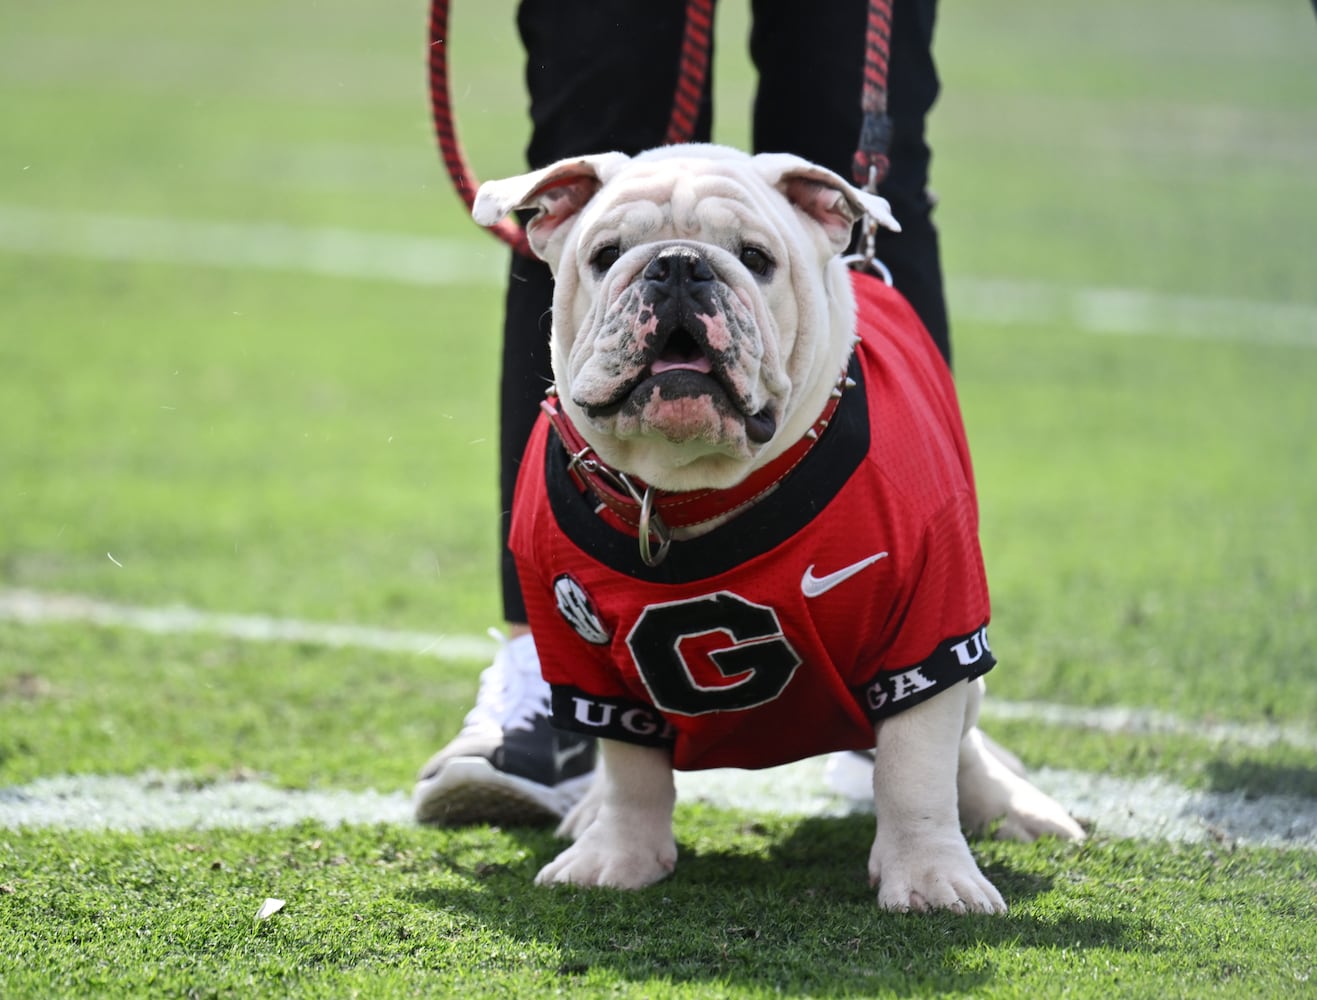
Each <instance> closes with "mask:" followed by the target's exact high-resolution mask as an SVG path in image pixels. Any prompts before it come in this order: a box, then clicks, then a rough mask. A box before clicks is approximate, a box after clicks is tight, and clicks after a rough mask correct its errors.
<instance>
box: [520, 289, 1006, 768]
mask: <svg viewBox="0 0 1317 1000" xmlns="http://www.w3.org/2000/svg"><path fill="white" fill-rule="evenodd" d="M853 284H854V286H855V293H856V299H857V304H858V306H859V324H858V327H859V328H858V330H857V333H858V335H859V337H860V340H859V343H858V344H857V345H856V349H855V353H854V355H853V357H852V359H851V362H850V369H849V374H850V376H851V378H853V379H854V380H855V381H856V383H857V385H856V387H855V388H852V389H849V390H848V391H847V392H845V393H844V394H843V396H842V398H841V401H840V403H839V405H838V408H837V412H836V414H835V415H834V417H833V419H832V421H831V423H830V424H829V426H828V428H827V430H826V431H825V432H824V433H823V434H822V435H821V436H820V438H819V440H818V442H817V443H816V444H815V445H814V447H813V448H812V449H811V450H810V451H809V452H808V454H807V455H806V457H805V458H804V460H803V461H801V462H800V464H799V465H798V466H797V467H796V468H795V469H794V470H793V471H792V472H791V473H790V475H788V476H787V477H786V478H785V479H784V480H783V481H782V482H781V483H780V484H779V486H778V488H777V490H776V491H775V492H774V494H773V495H772V496H771V497H769V498H767V499H766V500H764V501H762V502H760V503H758V504H756V505H755V506H753V507H751V508H750V509H749V510H747V511H745V512H744V513H742V514H740V515H738V516H737V517H735V518H734V519H732V520H731V521H729V522H728V523H726V524H724V525H722V526H720V527H718V528H716V529H714V530H713V531H711V532H709V533H708V534H705V535H703V536H701V537H699V538H695V539H691V540H688V541H677V542H673V543H672V547H671V549H670V550H669V552H668V555H667V558H666V559H665V560H664V561H663V562H662V563H661V564H660V565H658V566H656V567H651V566H648V565H646V564H645V563H643V562H642V561H641V559H640V556H639V551H638V546H637V542H636V538H635V536H634V535H633V534H629V533H626V532H623V531H620V530H618V529H617V528H614V527H613V526H611V525H610V524H609V523H607V522H605V521H603V520H602V519H600V518H599V517H598V516H597V515H596V514H595V504H594V502H593V501H592V499H591V498H590V497H589V496H588V495H585V494H583V493H582V492H581V491H580V489H579V488H578V486H577V485H576V483H575V481H574V480H573V479H572V477H571V476H570V474H569V473H568V471H567V455H566V452H565V450H564V449H563V447H562V445H561V444H560V442H559V440H558V438H557V435H556V434H555V433H553V432H552V431H551V429H550V425H549V423H548V420H547V418H545V417H544V416H543V415H542V416H541V417H540V420H539V422H538V423H537V424H536V426H535V429H534V432H533V434H532V436H531V439H530V442H529V444H528V446H527V451H526V455H525V459H524V461H523V463H522V467H521V474H520V477H519V480H518V483H517V490H516V501H515V503H514V506H513V523H512V534H511V540H510V547H511V549H512V552H513V554H514V555H515V556H516V559H517V567H518V574H519V576H520V579H521V585H522V590H523V593H524V597H525V600H526V607H527V611H528V614H529V617H530V625H531V628H532V631H533V632H534V635H535V645H536V648H537V649H538V651H539V656H540V666H541V670H542V671H543V674H544V677H545V680H547V681H548V683H549V685H550V687H551V689H552V709H553V721H554V724H555V725H557V726H559V727H561V728H564V729H570V730H575V731H578V732H585V733H591V734H594V735H596V736H600V737H605V738H608V739H616V740H624V741H627V742H632V743H641V744H645V745H651V746H664V747H670V748H671V751H672V757H673V765H674V766H675V767H677V768H681V769H695V768H706V767H769V766H773V765H777V764H782V763H786V762H788V761H792V760H798V759H801V758H803V757H809V756H813V755H816V754H820V753H826V752H829V751H833V750H846V749H871V748H872V747H873V742H874V736H873V722H874V720H877V719H879V718H882V717H883V716H886V715H890V714H894V713H896V712H899V711H901V710H902V709H904V708H909V707H910V706H912V705H916V704H918V703H919V702H921V701H923V700H925V699H926V698H929V697H931V696H932V695H934V694H936V693H938V692H939V691H941V690H943V689H944V688H946V687H949V686H950V685H952V684H955V683H958V682H961V681H964V680H967V679H970V678H974V677H977V676H979V675H981V674H983V673H985V672H987V671H988V670H990V669H991V668H992V666H993V665H994V664H995V662H996V661H995V659H994V657H993V655H992V652H991V650H990V649H989V647H988V641H987V631H986V630H987V624H988V618H989V604H988V588H987V581H986V577H985V574H984V569H983V559H982V555H981V553H980V549H979V542H978V509H977V503H976V500H975V495H974V481H973V472H972V470H971V467H970V459H969V450H968V447H967V445H966V442H965V433H964V429H963V426H962V423H961V416H960V409H959V406H958V404H957V402H956V397H955V390H954V387H953V384H952V380H951V375H950V373H949V371H948V370H947V366H946V364H945V362H944V361H943V360H942V358H941V356H940V355H939V354H938V353H937V351H936V349H935V347H934V345H933V341H932V338H931V337H929V335H928V333H927V332H926V331H925V330H924V328H923V326H922V325H921V324H920V322H919V320H918V318H917V317H916V316H915V313H914V311H913V310H912V309H911V308H910V306H909V305H908V304H907V303H906V301H905V300H904V299H903V298H902V297H901V296H900V295H899V294H898V293H897V292H895V291H893V290H892V289H890V288H888V287H887V286H886V285H884V284H882V283H881V282H880V281H877V280H875V279H871V278H867V277H860V276H857V277H855V278H854V279H853Z"/></svg>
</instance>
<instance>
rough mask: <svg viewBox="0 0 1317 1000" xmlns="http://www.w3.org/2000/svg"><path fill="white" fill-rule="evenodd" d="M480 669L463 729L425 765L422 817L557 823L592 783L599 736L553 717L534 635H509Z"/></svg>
mask: <svg viewBox="0 0 1317 1000" xmlns="http://www.w3.org/2000/svg"><path fill="white" fill-rule="evenodd" d="M490 634H491V635H493V636H494V637H495V638H497V639H498V640H499V641H500V643H501V645H500V647H499V651H498V653H497V654H496V655H495V657H494V662H493V664H492V665H491V666H489V667H487V668H485V670H484V671H483V672H482V673H481V674H480V691H479V693H478V694H477V695H476V704H475V707H474V708H472V709H471V711H470V712H468V713H467V716H466V720H465V722H464V723H463V724H462V731H461V732H460V733H458V734H457V736H456V737H454V738H453V740H452V742H451V743H449V744H448V745H447V746H446V747H444V748H443V749H442V750H440V751H439V752H438V753H436V754H435V755H434V756H433V757H431V758H430V759H429V761H427V762H426V764H425V766H424V767H423V768H421V772H420V774H419V775H418V780H417V782H416V788H415V790H414V791H413V793H412V806H413V808H414V810H415V814H416V819H417V821H418V822H421V823H436V824H440V825H443V826H463V825H467V824H475V823H489V824H491V825H500V826H538V825H545V824H549V823H556V822H558V821H559V820H560V819H562V817H563V816H565V815H566V814H567V812H568V810H570V809H571V807H572V806H573V805H575V804H576V802H577V800H579V799H580V798H581V796H582V795H584V794H585V792H586V789H588V788H589V787H590V781H591V779H592V778H593V775H594V766H595V741H594V739H593V738H592V737H589V736H579V735H576V734H575V733H565V732H560V731H558V730H556V729H554V728H553V726H552V725H550V723H549V686H548V684H546V683H545V682H544V679H543V678H542V677H541V676H540V661H539V656H538V655H537V654H536V652H535V643H534V640H532V639H531V637H530V636H529V635H522V636H518V637H516V638H514V639H505V638H504V637H503V636H502V635H501V634H500V633H499V632H497V631H495V630H493V629H491V630H490Z"/></svg>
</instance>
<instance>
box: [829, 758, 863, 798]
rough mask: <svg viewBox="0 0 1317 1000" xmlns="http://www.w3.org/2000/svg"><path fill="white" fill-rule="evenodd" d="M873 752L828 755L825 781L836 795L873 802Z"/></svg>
mask: <svg viewBox="0 0 1317 1000" xmlns="http://www.w3.org/2000/svg"><path fill="white" fill-rule="evenodd" d="M873 761H874V752H873V751H872V750H839V751H837V752H836V753H830V754H828V763H827V765H826V766H825V767H824V769H823V780H824V781H825V782H827V785H828V787H829V788H830V789H832V791H834V792H835V793H836V794H838V795H840V796H843V797H844V798H848V799H854V800H856V801H857V802H862V801H864V800H865V799H868V800H869V801H871V802H872V801H873Z"/></svg>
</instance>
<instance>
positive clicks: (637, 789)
mask: <svg viewBox="0 0 1317 1000" xmlns="http://www.w3.org/2000/svg"><path fill="white" fill-rule="evenodd" d="M599 753H600V758H601V765H602V766H601V767H600V768H599V771H600V773H599V774H597V775H596V777H595V784H594V786H593V787H591V789H590V791H589V793H587V796H586V800H585V801H583V802H582V803H581V804H580V805H579V806H578V807H577V808H576V809H574V810H573V811H572V813H571V814H570V815H568V817H567V818H566V819H565V820H563V824H562V826H561V827H560V828H559V829H560V832H566V833H568V834H571V835H574V836H575V837H576V843H574V844H572V846H571V847H569V848H567V850H565V851H563V852H562V853H561V854H559V855H558V856H557V857H556V858H554V859H553V860H552V861H550V862H549V863H548V864H547V865H545V866H544V867H543V868H542V869H540V873H539V874H538V875H537V876H535V881H536V883H537V884H539V885H548V884H551V883H554V882H570V883H573V884H575V885H602V886H611V887H613V888H617V889H640V888H643V887H644V886H647V885H650V884H651V883H654V882H657V881H659V879H662V878H666V877H667V876H668V875H670V874H671V873H672V869H673V866H675V865H676V863H677V844H676V841H675V840H673V837H672V809H673V806H674V805H675V803H676V798H677V792H676V786H675V785H674V784H673V781H672V764H671V762H670V760H669V758H668V754H667V752H666V751H664V750H659V749H654V748H652V747H639V746H633V745H631V744H629V743H618V742H616V741H613V740H600V741H599Z"/></svg>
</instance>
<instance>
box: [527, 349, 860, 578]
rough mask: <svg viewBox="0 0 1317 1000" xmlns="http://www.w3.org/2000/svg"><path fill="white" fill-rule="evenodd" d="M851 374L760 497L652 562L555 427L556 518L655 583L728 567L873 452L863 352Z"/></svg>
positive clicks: (552, 499) (784, 531) (813, 512)
mask: <svg viewBox="0 0 1317 1000" xmlns="http://www.w3.org/2000/svg"><path fill="white" fill-rule="evenodd" d="M847 374H848V375H849V376H850V377H851V378H852V379H854V380H855V382H856V385H855V387H854V388H852V389H848V390H847V391H846V393H845V394H844V395H843V396H842V397H841V400H840V402H839V404H838V406H837V412H836V413H835V414H834V415H833V418H832V422H831V423H830V424H829V425H828V428H827V430H826V431H824V432H823V434H822V435H821V436H820V437H819V440H818V443H817V444H815V445H814V447H813V448H811V449H810V450H809V452H808V453H807V454H806V455H805V457H804V459H802V460H801V462H800V464H799V465H797V466H796V468H795V469H794V470H792V472H791V474H790V475H788V476H787V477H786V479H784V480H783V481H782V482H781V483H780V484H779V485H778V487H777V490H776V492H775V493H774V495H773V497H772V499H771V500H770V501H768V502H765V503H759V504H756V505H755V506H753V507H751V508H750V509H749V510H748V511H745V512H744V513H742V514H739V515H737V516H736V517H734V518H733V519H732V520H731V521H729V522H727V523H726V524H724V525H721V526H720V527H717V528H715V529H714V530H713V531H710V532H709V533H708V534H706V535H701V536H700V537H699V538H695V539H691V540H689V541H682V542H673V543H672V547H671V549H669V550H668V555H667V558H665V559H664V560H663V562H662V563H661V564H659V565H658V566H648V565H646V564H645V563H644V562H643V561H642V560H641V558H640V550H639V546H638V545H637V543H636V538H635V536H634V535H630V534H627V533H625V532H623V531H619V530H618V529H616V528H614V527H612V526H611V525H610V524H608V523H606V522H605V521H603V520H601V519H600V517H599V516H598V515H597V514H596V513H595V501H594V499H593V497H592V496H591V495H590V494H588V493H582V492H581V491H580V490H579V489H577V487H576V483H575V481H574V480H573V479H572V477H571V476H570V474H569V473H568V472H567V452H566V449H565V448H563V446H562V442H561V441H560V440H559V438H558V436H557V434H556V433H552V432H551V433H550V435H549V439H548V446H547V447H546V448H545V457H544V478H545V486H546V492H547V493H548V496H549V506H550V509H551V510H552V511H553V516H554V520H555V521H557V523H558V527H559V528H560V529H561V530H562V532H563V534H565V535H566V536H567V537H568V538H569V539H570V540H571V541H572V543H573V544H574V545H576V547H577V548H579V549H580V550H581V551H582V552H585V553H586V554H587V555H589V556H590V557H591V558H592V559H595V560H597V561H599V562H601V563H603V564H604V565H605V566H607V567H609V568H610V569H612V570H615V571H616V572H618V573H624V574H626V575H627V576H630V577H632V578H633V579H637V580H645V581H647V582H649V583H689V582H691V581H694V580H703V579H706V578H708V577H712V576H717V575H718V574H720V573H725V572H727V571H728V570H730V569H733V568H734V567H736V566H739V565H741V564H742V563H744V562H747V561H748V560H750V559H753V558H755V557H756V556H759V555H763V554H764V553H765V552H768V551H770V550H771V549H773V548H775V547H777V546H778V545H780V544H781V543H782V542H783V541H785V540H786V539H788V538H790V537H791V536H792V535H794V534H796V533H797V532H798V531H800V530H801V529H802V528H804V527H805V525H807V524H809V522H810V521H812V520H813V519H814V518H815V517H816V516H818V515H819V514H820V513H822V511H823V510H824V508H826V507H827V505H828V504H829V503H831V502H832V499H833V497H835V496H836V495H837V493H838V492H839V491H840V490H841V488H842V487H843V486H844V485H845V484H846V481H847V480H848V479H850V477H851V475H852V473H854V472H855V470H856V469H858V468H859V467H860V464H861V463H862V462H863V461H864V458H865V456H866V455H868V453H869V401H868V397H867V396H866V394H865V386H864V373H863V371H862V370H861V365H860V361H859V358H858V357H857V356H856V355H852V356H851V361H850V365H849V368H848V371H847Z"/></svg>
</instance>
